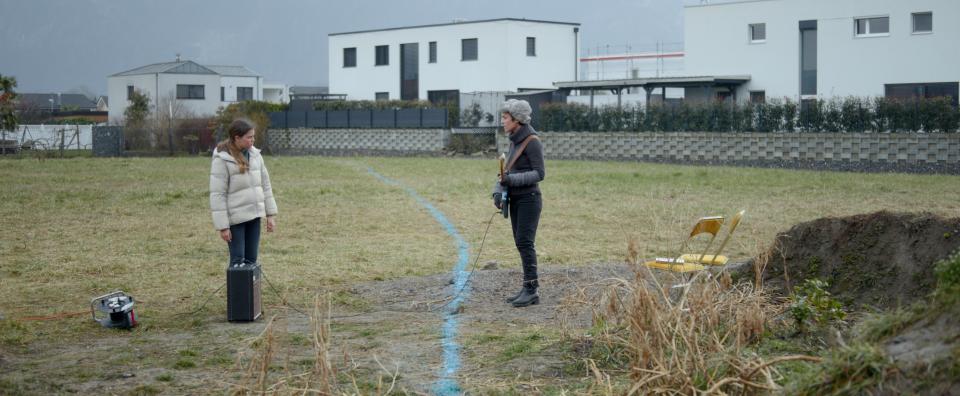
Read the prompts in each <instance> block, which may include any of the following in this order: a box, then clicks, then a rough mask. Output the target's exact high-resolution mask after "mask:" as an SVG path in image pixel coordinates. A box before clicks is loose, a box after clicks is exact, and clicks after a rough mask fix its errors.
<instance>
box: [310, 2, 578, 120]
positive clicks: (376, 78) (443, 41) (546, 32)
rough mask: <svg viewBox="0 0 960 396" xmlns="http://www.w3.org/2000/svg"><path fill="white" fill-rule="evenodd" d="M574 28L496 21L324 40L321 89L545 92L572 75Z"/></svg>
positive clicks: (371, 94) (387, 95) (382, 96)
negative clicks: (325, 56)
mask: <svg viewBox="0 0 960 396" xmlns="http://www.w3.org/2000/svg"><path fill="white" fill-rule="evenodd" d="M579 26H580V25H579V24H578V23H568V22H552V21H537V20H526V19H513V18H503V19H491V20H480V21H461V22H454V23H445V24H436V25H425V26H411V27H401V28H392V29H378V30H367V31H358V32H346V33H334V34H330V35H329V57H328V59H329V69H328V70H329V84H330V88H329V91H330V92H332V93H337V94H346V95H347V99H357V100H359V99H366V100H386V99H404V100H412V99H419V100H430V101H435V102H436V101H445V100H457V99H455V98H458V97H459V94H460V93H461V92H490V91H503V92H517V91H520V90H527V89H543V88H551V87H552V86H553V83H554V82H556V81H565V80H575V79H577V76H578V75H579V71H578V59H577V58H578V51H579V45H580V44H579V43H580V28H579Z"/></svg>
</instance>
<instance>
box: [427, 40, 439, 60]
mask: <svg viewBox="0 0 960 396" xmlns="http://www.w3.org/2000/svg"><path fill="white" fill-rule="evenodd" d="M427 46H428V47H429V48H430V50H429V52H430V54H429V55H428V56H429V57H428V58H427V63H437V42H436V41H431V42H430V43H429V44H427Z"/></svg>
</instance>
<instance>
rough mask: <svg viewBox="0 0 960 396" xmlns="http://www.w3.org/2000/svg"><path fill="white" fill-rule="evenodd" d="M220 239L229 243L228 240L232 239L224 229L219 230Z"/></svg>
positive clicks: (228, 231)
mask: <svg viewBox="0 0 960 396" xmlns="http://www.w3.org/2000/svg"><path fill="white" fill-rule="evenodd" d="M220 238H221V239H223V240H224V241H227V242H230V240H231V239H233V235H232V234H230V229H229V228H224V229H222V230H220Z"/></svg>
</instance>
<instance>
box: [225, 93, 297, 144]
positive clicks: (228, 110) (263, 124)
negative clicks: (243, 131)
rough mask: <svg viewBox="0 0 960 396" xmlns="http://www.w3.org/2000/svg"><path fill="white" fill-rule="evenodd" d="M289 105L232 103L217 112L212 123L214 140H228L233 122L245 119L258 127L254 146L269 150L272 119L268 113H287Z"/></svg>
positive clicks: (253, 102) (247, 101) (249, 102)
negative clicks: (268, 135)
mask: <svg viewBox="0 0 960 396" xmlns="http://www.w3.org/2000/svg"><path fill="white" fill-rule="evenodd" d="M286 109H287V105H282V104H276V103H269V102H262V101H257V100H245V101H243V102H237V103H231V104H230V105H229V106H227V107H221V108H220V109H219V110H217V115H216V117H214V122H213V123H211V124H212V125H211V126H212V127H213V129H214V131H211V133H213V134H214V140H216V141H217V142H219V141H221V140H223V139H226V136H227V128H229V127H230V123H231V122H233V120H235V119H237V118H241V117H245V118H248V119H250V121H253V123H254V124H255V125H256V130H257V137H256V141H255V142H254V145H256V146H257V147H261V148H269V147H267V145H266V142H267V134H268V133H269V128H270V117H269V116H268V115H267V113H271V112H277V111H285V110H286Z"/></svg>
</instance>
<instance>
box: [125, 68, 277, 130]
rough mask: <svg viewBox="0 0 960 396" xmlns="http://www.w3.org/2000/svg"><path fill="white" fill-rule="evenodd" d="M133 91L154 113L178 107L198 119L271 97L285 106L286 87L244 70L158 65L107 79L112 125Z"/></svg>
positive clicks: (246, 69)
mask: <svg viewBox="0 0 960 396" xmlns="http://www.w3.org/2000/svg"><path fill="white" fill-rule="evenodd" d="M134 91H137V92H140V93H142V94H144V95H146V96H147V97H148V98H150V105H151V111H156V110H158V109H159V110H160V111H168V110H167V109H168V108H169V107H171V106H170V104H172V103H176V104H177V105H178V106H180V107H182V108H183V109H185V110H187V111H189V112H191V113H193V114H195V115H212V114H214V113H216V112H217V109H218V108H220V107H221V106H227V105H229V104H230V103H234V102H239V101H244V100H265V99H266V97H270V98H271V99H276V103H284V102H285V101H284V100H283V97H284V93H286V86H284V85H282V84H264V82H263V77H261V76H260V75H259V74H257V73H254V72H253V71H251V70H250V69H248V68H246V67H244V66H221V65H200V64H198V63H196V62H193V61H188V60H186V61H181V60H179V59H178V60H177V61H175V62H166V63H155V64H152V65H146V66H142V67H138V68H136V69H132V70H127V71H124V72H120V73H117V74H114V75H111V76H109V77H107V96H108V97H109V98H110V102H111V103H110V109H109V120H110V121H111V122H119V121H120V120H122V119H123V113H124V111H125V110H126V109H127V106H128V105H129V103H130V102H129V98H130V95H132V94H133V92H134ZM278 91H279V92H278ZM265 94H267V95H269V96H267V95H265ZM158 105H159V107H158Z"/></svg>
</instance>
